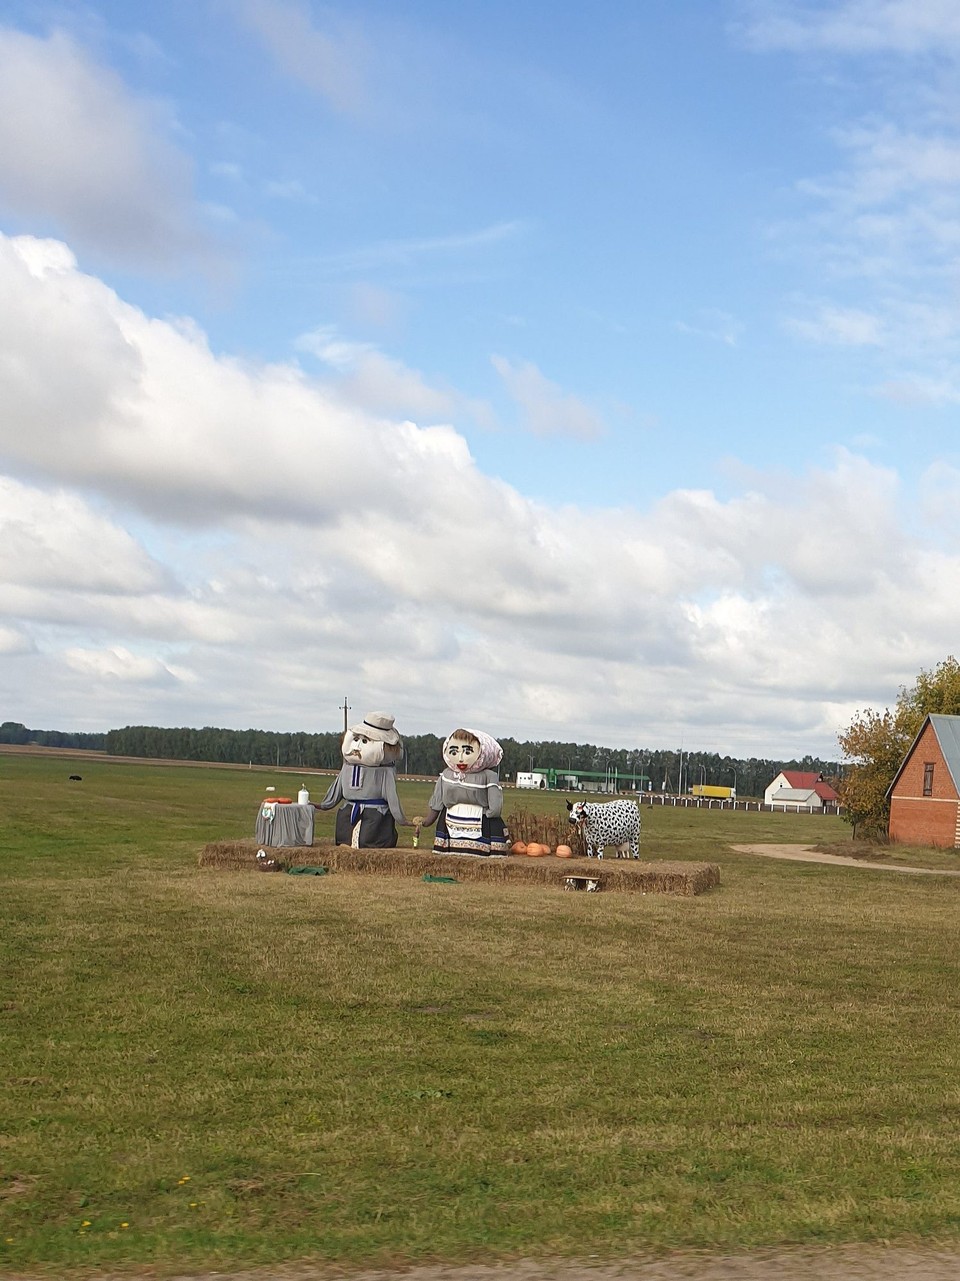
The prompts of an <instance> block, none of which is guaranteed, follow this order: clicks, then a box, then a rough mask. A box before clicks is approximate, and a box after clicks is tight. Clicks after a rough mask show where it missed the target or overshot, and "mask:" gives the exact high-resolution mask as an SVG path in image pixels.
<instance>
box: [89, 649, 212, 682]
mask: <svg viewBox="0 0 960 1281" xmlns="http://www.w3.org/2000/svg"><path fill="white" fill-rule="evenodd" d="M64 660H65V662H66V664H67V666H68V667H69V668H70V669H71V670H72V671H74V672H76V673H77V675H78V676H82V677H91V678H93V679H103V678H107V679H109V680H115V681H121V682H124V683H126V684H131V685H144V684H147V685H153V684H161V685H163V684H166V683H168V682H173V681H181V680H188V681H190V680H193V679H194V678H193V676H192V673H189V672H185V671H182V670H181V671H177V670H176V669H173V668H170V667H168V666H167V665H166V664H165V663H162V662H159V661H158V660H157V659H155V658H149V657H143V656H142V655H137V654H133V653H131V651H130V650H129V649H126V648H125V647H124V646H122V645H118V646H116V647H115V648H113V649H103V650H92V649H68V650H67V651H66V652H65V654H64Z"/></svg>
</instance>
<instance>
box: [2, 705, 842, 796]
mask: <svg viewBox="0 0 960 1281" xmlns="http://www.w3.org/2000/svg"><path fill="white" fill-rule="evenodd" d="M495 737H497V741H498V742H499V743H500V745H501V746H502V748H503V761H502V762H501V765H500V777H501V778H502V779H503V780H504V781H505V782H509V781H511V780H513V779H515V778H516V775H517V773H518V772H520V771H524V770H539V769H550V768H552V769H557V770H560V771H568V770H570V771H573V770H589V771H593V772H596V773H598V774H601V775H607V774H608V773H609V774H611V775H612V774H614V773H615V774H616V777H617V780H618V781H619V782H620V783H621V784H623V783H624V781H625V780H629V779H630V778H633V779H636V780H642V789H643V790H644V791H648V790H652V791H654V792H660V791H666V792H681V791H684V792H685V791H689V789H690V787H691V786H693V785H694V784H697V783H704V784H708V785H712V786H719V787H735V788H736V790H737V794H738V795H739V796H755V797H761V796H762V795H763V790H764V788H765V787H766V786H767V784H768V783H770V782H771V780H772V779H774V778H775V777H776V776H777V774H778V773H779V772H780V770H782V769H796V770H805V771H810V772H813V773H817V774H822V775H823V777H824V778H825V779H827V780H828V781H835V780H837V779H838V778H839V775H840V765H839V763H838V762H837V761H824V760H821V759H820V758H819V757H814V756H804V757H802V758H801V759H793V760H786V761H784V760H771V759H764V758H758V757H749V758H738V757H734V756H721V755H720V754H719V753H716V752H685V751H682V750H681V749H679V748H677V749H675V750H666V749H659V748H658V749H640V748H632V749H631V748H612V747H598V746H596V745H595V744H592V743H562V742H556V741H552V740H549V741H542V742H541V741H526V742H523V741H518V740H517V739H513V738H509V737H499V736H496V735H495ZM341 738H342V732H341V731H339V730H331V731H329V732H326V733H321V734H307V733H277V732H274V731H272V730H256V729H248V730H234V729H218V728H215V727H214V726H210V725H207V726H204V727H203V728H202V729H190V728H185V727H184V728H178V729H166V728H161V727H159V726H155V725H126V726H124V727H123V728H122V729H112V730H107V731H106V732H105V733H99V734H83V733H75V734H74V733H69V732H64V731H60V730H34V729H28V728H27V727H26V726H25V725H21V724H20V723H19V722H17V721H4V722H3V723H2V724H0V743H12V744H24V745H26V744H36V745H37V746H39V747H73V748H83V749H86V750H88V751H102V752H104V753H106V754H107V755H110V756H140V757H146V758H150V757H153V758H164V759H168V760H185V761H214V762H220V763H223V764H240V765H273V766H276V767H277V768H278V769H280V768H284V769H291V768H293V769H304V770H317V769H339V767H340V765H341V763H342V758H341V755H340V741H341ZM442 743H443V740H442V739H441V738H439V737H438V736H437V735H436V734H411V735H409V736H406V737H404V740H403V745H404V759H403V761H402V762H401V764H400V770H401V772H402V773H405V774H422V775H426V776H428V777H430V776H432V775H435V774H438V773H439V772H440V770H441V769H442V768H443V759H442V756H441V747H442ZM681 770H682V778H681ZM627 785H628V786H629V785H630V784H629V783H628V784H627Z"/></svg>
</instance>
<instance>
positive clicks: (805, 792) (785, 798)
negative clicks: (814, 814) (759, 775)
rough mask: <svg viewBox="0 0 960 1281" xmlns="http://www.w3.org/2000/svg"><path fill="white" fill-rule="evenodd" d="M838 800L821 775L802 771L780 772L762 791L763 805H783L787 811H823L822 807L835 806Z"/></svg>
mask: <svg viewBox="0 0 960 1281" xmlns="http://www.w3.org/2000/svg"><path fill="white" fill-rule="evenodd" d="M839 799H840V798H839V797H838V796H837V794H836V792H835V791H834V790H833V788H832V787H831V786H830V784H829V783H825V782H824V781H823V775H822V774H812V773H808V772H806V771H804V770H796V769H785V770H781V771H780V773H779V774H778V775H777V777H776V778H775V779H774V780H773V782H772V783H768V784H767V786H766V787H765V788H764V789H763V803H764V805H783V806H784V807H785V808H787V809H790V808H793V809H800V808H801V807H802V808H803V809H806V808H807V807H808V806H809V808H810V809H815V810H816V809H823V807H824V805H836V804H837V802H838V801H839Z"/></svg>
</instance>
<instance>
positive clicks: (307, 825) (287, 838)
mask: <svg viewBox="0 0 960 1281" xmlns="http://www.w3.org/2000/svg"><path fill="white" fill-rule="evenodd" d="M313 817H314V810H313V806H312V805H294V804H293V803H292V802H291V803H290V804H286V803H284V804H281V803H280V802H278V801H265V802H264V803H263V804H262V805H261V806H260V808H259V810H257V844H258V845H262V846H263V847H264V848H265V849H266V848H267V847H270V846H274V847H275V846H278V845H284V846H292V845H312V844H313Z"/></svg>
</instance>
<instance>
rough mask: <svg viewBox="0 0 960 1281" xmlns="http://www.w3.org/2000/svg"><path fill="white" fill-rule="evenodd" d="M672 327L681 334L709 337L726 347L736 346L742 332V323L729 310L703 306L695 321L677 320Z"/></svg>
mask: <svg viewBox="0 0 960 1281" xmlns="http://www.w3.org/2000/svg"><path fill="white" fill-rule="evenodd" d="M674 327H675V328H676V329H677V330H679V332H680V333H682V334H692V335H694V336H695V337H698V338H710V339H712V340H713V341H714V342H719V343H723V344H724V345H725V346H727V347H736V345H737V343H738V342H739V341H740V335H741V334H742V333H743V325H742V324H740V322H739V321H738V320H737V319H736V318H735V317H734V316H731V315H730V313H729V312H726V311H718V310H716V309H715V308H705V309H704V310H703V311H701V312H700V313H699V315H698V317H697V319H696V321H695V322H692V323H691V322H688V321H685V320H677V321H675V322H674Z"/></svg>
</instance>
